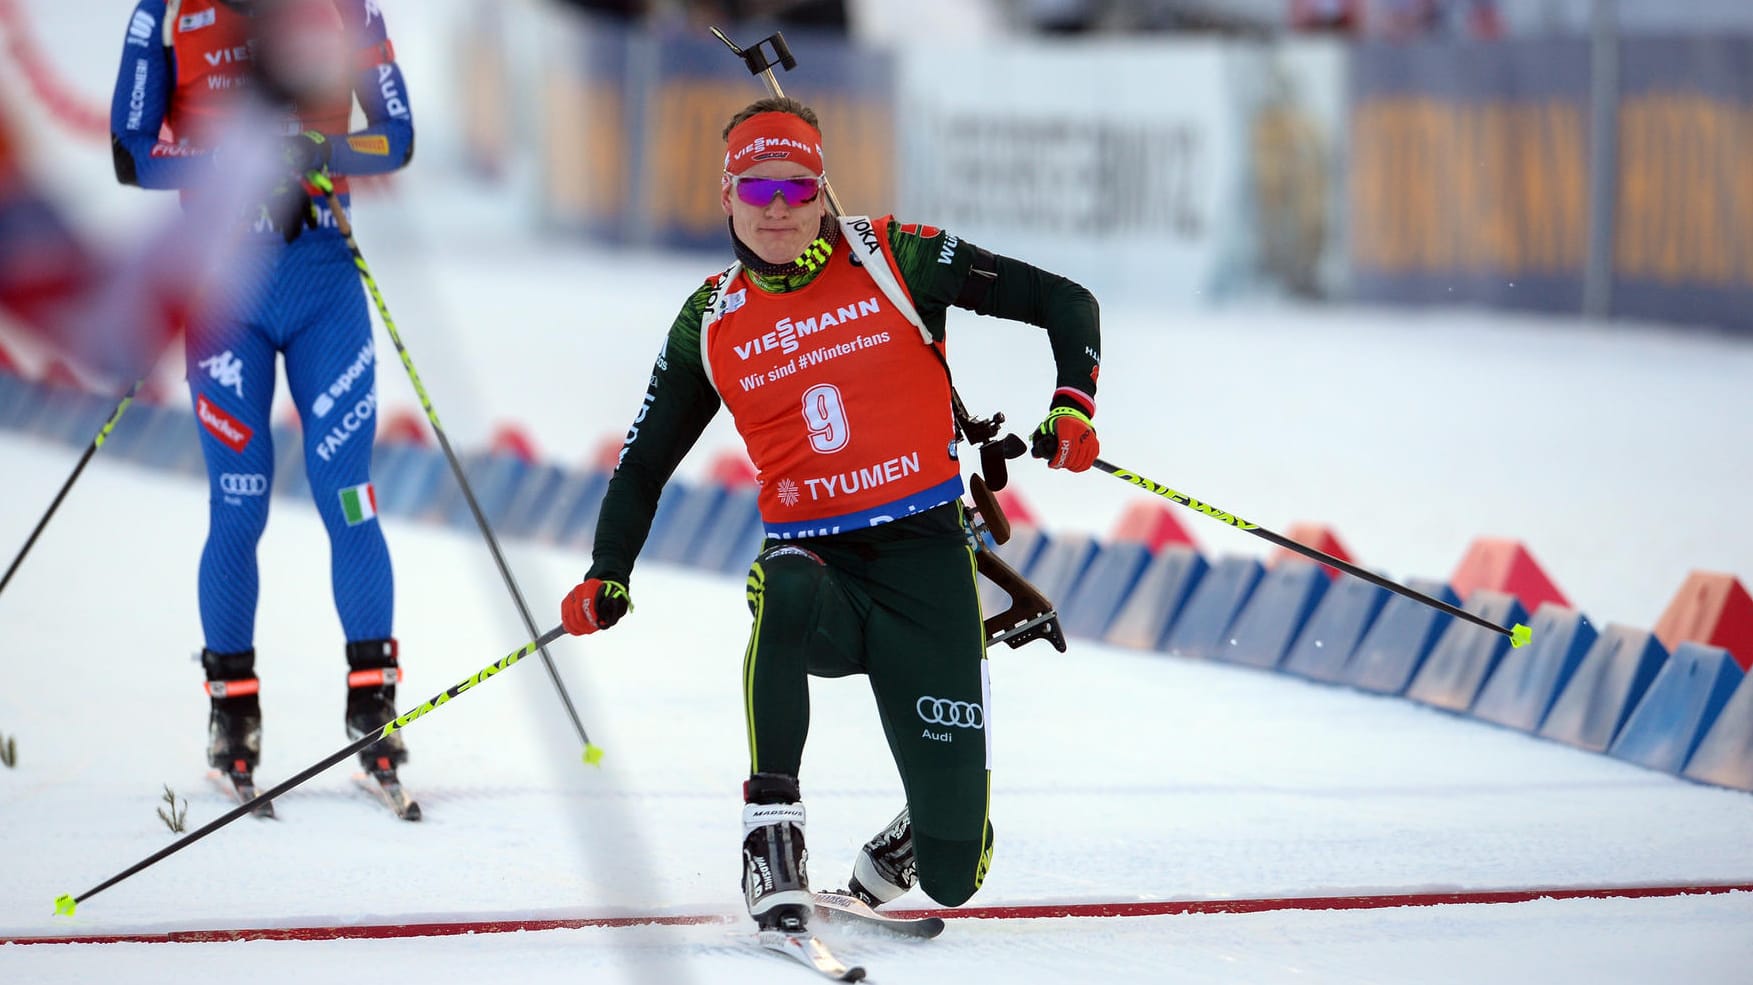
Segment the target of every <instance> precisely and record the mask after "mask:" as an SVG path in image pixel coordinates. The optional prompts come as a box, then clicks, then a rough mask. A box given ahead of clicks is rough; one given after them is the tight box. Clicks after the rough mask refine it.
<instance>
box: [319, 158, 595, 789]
mask: <svg viewBox="0 0 1753 985" xmlns="http://www.w3.org/2000/svg"><path fill="white" fill-rule="evenodd" d="M311 180H312V182H313V183H314V184H316V186H317V187H318V188H320V189H321V190H322V192H323V194H324V196H325V197H326V198H327V199H328V202H329V211H330V212H331V213H332V214H333V215H334V217H335V225H336V226H337V227H339V228H340V230H341V236H342V237H343V238H344V239H346V241H347V249H348V250H349V251H350V252H351V253H352V254H353V265H354V266H355V267H358V268H359V276H360V279H362V280H364V281H365V288H366V290H367V291H369V292H370V294H371V300H372V301H373V302H374V303H375V304H376V305H377V313H378V316H379V317H381V318H382V319H383V327H384V329H385V330H387V331H388V332H389V335H390V341H391V342H394V343H395V345H396V353H397V354H398V355H400V356H401V357H402V366H403V368H404V369H406V370H407V371H408V379H409V381H410V382H412V383H413V384H414V392H415V393H416V394H418V395H419V397H420V406H421V408H422V409H424V410H425V411H426V420H427V422H428V423H430V424H431V425H432V433H433V434H435V435H437V436H438V447H439V448H441V449H443V451H444V458H445V460H446V461H447V462H449V463H450V471H451V474H452V475H454V476H456V480H457V485H458V486H459V487H461V488H462V491H463V499H464V500H465V501H466V502H467V503H468V504H469V512H470V513H473V514H474V516H475V525H476V526H477V527H479V528H480V529H481V536H482V538H484V539H485V540H486V541H487V550H488V552H489V553H491V554H492V555H493V563H494V564H495V565H497V566H498V568H499V576H500V577H501V578H503V579H504V580H505V588H506V591H508V592H510V593H511V600H512V601H513V602H515V603H516V604H517V614H518V615H519V616H520V617H522V618H523V626H524V631H525V632H527V633H529V634H530V635H531V636H535V635H536V621H535V620H534V619H532V618H531V617H530V607H529V603H527V602H525V601H524V598H523V591H522V590H520V589H519V588H518V587H517V579H516V578H514V577H513V576H512V574H511V566H510V565H509V564H507V563H506V561H505V555H504V553H503V552H501V551H500V549H499V538H497V537H495V536H494V535H493V527H492V526H491V525H490V524H488V522H487V514H485V513H483V512H482V511H481V504H480V503H479V502H477V501H476V499H475V490H474V489H473V487H471V486H470V485H469V477H468V476H467V475H464V474H463V463H462V462H461V461H459V460H458V459H457V455H456V452H455V451H453V450H452V449H451V447H450V438H449V436H447V435H446V434H445V433H444V425H442V424H440V423H438V411H437V410H435V409H433V406H432V398H431V397H429V396H427V394H426V385H425V384H423V383H421V382H420V374H419V372H418V371H416V370H415V369H414V357H413V356H411V355H409V354H408V347H407V346H406V345H403V344H402V333H400V332H398V331H396V322H395V319H394V318H391V317H390V309H389V306H388V305H387V304H385V303H384V300H383V293H382V292H381V291H379V290H378V289H377V280H376V278H374V277H372V276H371V267H370V266H368V265H367V264H366V262H365V254H364V253H362V252H360V249H359V241H358V240H355V239H354V238H353V223H352V222H350V221H348V219H347V214H346V213H345V212H344V211H342V209H341V202H340V200H339V198H338V197H337V196H336V195H335V186H334V184H333V183H332V182H331V181H330V180H329V179H328V177H327V176H326V175H322V174H314V175H312V176H311ZM538 649H539V650H540V652H541V655H542V665H543V666H544V667H547V668H548V678H549V679H550V680H552V681H553V682H554V693H556V694H558V695H559V696H560V703H561V704H563V705H565V706H566V716H567V717H568V718H570V719H572V728H573V729H574V730H575V731H577V732H578V741H580V742H582V743H584V761H585V762H587V763H589V764H591V765H592V766H595V765H597V764H599V763H601V762H602V761H603V750H602V747H601V746H598V745H596V744H595V743H593V742H591V741H590V733H588V732H586V731H585V730H584V722H583V721H582V720H580V719H579V717H578V709H577V708H575V707H573V704H572V696H571V695H569V694H567V693H566V684H565V683H564V682H563V681H561V680H560V670H559V668H557V667H555V666H554V658H553V657H551V656H549V655H548V647H547V644H546V643H545V642H544V643H542V645H541V646H540V647H539V648H538Z"/></svg>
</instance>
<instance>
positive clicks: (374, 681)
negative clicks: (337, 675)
mask: <svg viewBox="0 0 1753 985" xmlns="http://www.w3.org/2000/svg"><path fill="white" fill-rule="evenodd" d="M401 681H402V669H401V668H400V667H373V668H371V669H370V670H356V671H353V672H352V673H350V674H348V675H347V686H348V687H388V686H390V685H393V684H399V683H401Z"/></svg>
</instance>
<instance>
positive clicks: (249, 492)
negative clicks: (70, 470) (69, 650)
mask: <svg viewBox="0 0 1753 985" xmlns="http://www.w3.org/2000/svg"><path fill="white" fill-rule="evenodd" d="M334 7H335V10H336V12H338V13H339V15H340V18H341V21H342V22H343V24H344V25H345V27H346V29H347V32H348V37H349V38H350V39H351V40H352V42H353V43H354V45H355V46H356V47H357V49H358V60H357V63H356V68H355V72H356V77H355V81H354V85H353V92H352V95H351V97H349V98H347V100H346V105H345V106H344V107H339V108H337V107H336V106H334V105H331V106H329V107H328V108H327V112H325V113H320V114H311V113H305V112H304V111H303V110H302V109H301V112H300V119H299V120H298V121H297V125H296V126H294V127H289V128H288V129H289V131H290V132H298V131H301V130H309V129H320V130H322V131H323V132H324V133H325V136H326V138H327V140H326V143H327V144H328V146H329V147H330V148H331V157H330V164H329V169H330V171H331V173H333V174H336V175H349V174H351V175H369V174H381V173H385V172H389V171H393V170H396V169H398V168H400V167H402V166H404V165H405V164H407V162H408V160H409V159H410V157H411V156H412V154H413V147H414V123H413V115H412V113H411V111H410V109H409V105H408V97H407V87H406V85H405V84H404V83H403V80H402V75H401V71H400V69H398V68H397V66H396V63H395V56H394V50H393V48H392V47H391V45H390V42H389V38H388V34H387V31H386V29H385V26H384V22H383V15H382V13H381V12H380V11H379V10H378V7H377V4H376V3H375V2H373V0H334ZM248 29H249V20H248V18H247V17H245V16H244V15H242V14H239V13H236V12H234V11H232V10H231V8H229V7H226V6H224V5H223V4H220V3H218V2H216V0H180V2H179V0H139V2H138V3H137V4H136V5H135V8H134V13H133V16H132V19H131V21H130V23H129V27H128V34H127V37H126V39H125V41H124V44H123V50H122V66H121V71H120V74H119V75H118V77H117V80H116V90H115V96H114V100H113V102H112V104H111V111H110V129H111V134H112V143H113V148H114V152H115V159H116V173H117V177H118V178H119V179H120V180H121V181H122V182H124V183H126V184H134V185H138V186H140V187H143V188H155V189H185V190H186V189H189V188H192V187H195V186H197V185H199V184H200V183H201V182H202V181H203V180H204V179H205V177H207V176H208V175H211V174H213V173H214V171H213V169H214V168H216V167H218V166H220V165H219V164H218V163H216V162H215V161H214V160H213V154H212V153H211V151H212V148H211V147H208V146H203V144H202V140H201V138H202V136H203V134H202V132H201V126H200V124H202V123H203V122H211V121H213V120H214V119H217V118H218V117H220V116H222V115H223V109H224V103H225V101H226V100H227V99H235V98H236V94H235V92H233V90H235V89H238V88H241V87H243V86H247V85H249V84H250V78H249V72H248V64H247V63H248V59H249V57H250V52H251V50H252V49H251V48H250V47H249V46H248V45H246V44H244V43H243V41H244V38H245V36H246V34H247V32H248ZM238 63H242V64H238ZM353 98H357V100H358V102H359V105H360V106H361V107H362V108H363V110H364V113H365V119H366V121H367V123H368V126H367V128H366V129H364V130H359V131H352V132H350V133H349V132H346V131H347V130H348V125H347V123H346V122H345V121H346V119H347V116H348V113H349V112H350V111H351V108H352V100H353ZM165 131H168V138H169V139H166V133H165ZM336 185H337V187H338V188H342V187H343V186H344V181H342V180H337V182H336ZM340 201H341V203H342V208H346V207H347V198H346V196H345V193H344V192H343V194H342V196H341V198H340ZM317 209H318V214H319V218H320V227H319V228H316V229H312V230H308V231H306V232H305V233H304V234H303V235H302V236H300V237H299V238H298V239H296V240H295V241H293V242H292V243H291V244H287V243H285V241H284V239H283V238H282V235H281V233H280V232H279V231H278V230H277V229H276V228H275V227H274V226H273V224H272V222H271V221H270V220H268V219H266V218H265V216H266V212H265V211H264V213H263V217H262V218H258V219H256V221H255V226H254V230H253V232H252V233H251V234H250V235H248V236H247V237H246V242H245V245H244V247H243V248H242V249H240V250H239V251H238V253H237V254H236V256H235V258H234V259H233V260H232V262H231V263H230V264H229V265H228V267H227V269H226V271H225V277H224V278H223V280H222V281H221V282H218V283H214V284H212V285H210V286H209V288H208V293H207V295H206V297H205V298H204V303H203V304H202V305H201V308H202V314H201V315H199V316H197V317H196V318H195V320H194V321H193V322H192V323H191V324H190V325H189V326H188V328H187V331H188V342H187V370H188V380H189V390H190V398H191V401H192V403H193V406H194V410H195V414H196V417H197V420H198V422H199V434H200V439H201V449H202V452H203V454H204V455H205V457H206V462H207V477H208V482H209V492H210V497H209V507H208V510H209V513H208V515H209V523H208V533H207V542H206V546H205V548H204V549H203V551H202V553H201V567H200V579H199V597H200V609H201V625H202V630H203V633H204V635H205V640H206V647H207V649H208V650H211V651H214V652H220V653H229V652H238V651H245V650H251V649H253V647H254V636H255V615H256V601H257V596H258V591H259V580H258V574H257V564H256V545H257V542H258V541H259V540H260V538H261V535H262V531H263V529H264V528H265V527H266V525H267V521H268V492H269V490H270V489H271V488H272V486H273V480H274V452H273V445H272V439H271V437H270V433H269V424H270V421H269V412H270V408H271V407H272V404H273V399H274V379H275V366H274V357H275V354H276V353H280V354H283V355H284V357H285V360H286V378H287V382H288V384H289V386H290V388H291V392H292V398H293V400H294V401H295V403H296V405H297V408H298V413H299V417H300V419H301V421H302V422H303V427H304V430H303V440H304V459H305V471H306V473H307V475H308V477H309V480H310V489H311V494H312V496H313V498H314V499H315V500H316V504H317V512H318V513H319V514H320V515H321V516H322V519H323V524H324V526H325V527H326V528H327V530H328V535H329V543H330V574H331V581H332V585H333V591H334V598H335V608H336V610H337V611H338V613H339V615H340V619H341V628H342V630H343V631H344V633H345V634H346V638H347V640H348V641H349V642H357V641H366V640H383V639H389V638H390V637H391V636H392V635H393V626H392V622H393V612H394V598H395V591H394V582H393V580H392V576H391V571H390V559H389V550H388V548H387V546H386V545H385V543H384V537H383V531H382V530H381V529H380V528H379V526H378V523H377V520H376V519H375V516H376V505H375V504H376V500H375V495H374V494H373V491H372V488H371V474H370V467H371V450H372V443H373V439H374V436H375V431H376V411H377V390H376V375H375V352H374V351H373V346H372V335H371V321H370V316H369V313H368V310H367V307H366V304H367V301H366V296H365V292H364V289H363V288H362V286H361V284H360V282H359V277H358V272H357V270H356V268H355V267H354V264H353V260H352V256H351V254H350V252H349V250H348V248H347V245H346V242H345V240H344V239H343V238H342V236H341V235H340V232H339V231H338V229H337V227H336V224H335V220H334V216H333V215H332V214H331V213H330V212H329V210H328V208H327V205H326V203H324V202H321V201H319V202H318V203H317Z"/></svg>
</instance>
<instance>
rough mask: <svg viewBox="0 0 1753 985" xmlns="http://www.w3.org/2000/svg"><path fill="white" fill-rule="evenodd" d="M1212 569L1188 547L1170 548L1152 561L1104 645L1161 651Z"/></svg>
mask: <svg viewBox="0 0 1753 985" xmlns="http://www.w3.org/2000/svg"><path fill="white" fill-rule="evenodd" d="M1210 569H1211V565H1210V564H1209V563H1208V562H1207V561H1206V560H1205V557H1204V556H1203V555H1201V554H1200V553H1199V552H1197V551H1195V550H1193V549H1191V548H1188V547H1166V548H1164V549H1163V550H1161V551H1159V552H1157V555H1156V557H1155V558H1152V559H1151V562H1150V564H1149V565H1147V566H1146V567H1145V569H1144V573H1143V574H1142V575H1140V576H1139V578H1138V581H1137V583H1136V584H1134V585H1133V586H1132V594H1131V595H1130V596H1128V597H1127V599H1126V603H1125V604H1124V605H1122V606H1121V607H1120V611H1119V612H1117V613H1115V615H1114V621H1113V623H1112V624H1110V625H1109V627H1108V631H1107V632H1106V633H1104V634H1103V635H1102V639H1103V641H1105V642H1107V643H1111V644H1113V645H1115V646H1127V647H1131V648H1133V649H1135V650H1160V649H1162V646H1163V641H1165V640H1167V639H1168V636H1169V630H1170V629H1172V628H1174V624H1175V617H1176V616H1177V615H1179V614H1180V612H1181V609H1182V608H1183V607H1184V606H1185V605H1186V604H1187V599H1188V598H1190V597H1191V596H1192V595H1193V590H1194V589H1196V588H1198V587H1199V583H1200V581H1202V580H1203V579H1204V578H1205V573H1206V572H1207V571H1209V570H1210Z"/></svg>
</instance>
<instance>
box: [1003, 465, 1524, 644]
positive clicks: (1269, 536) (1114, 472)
mask: <svg viewBox="0 0 1753 985" xmlns="http://www.w3.org/2000/svg"><path fill="white" fill-rule="evenodd" d="M1050 441H1051V439H1046V441H1043V440H1042V439H1039V438H1038V439H1036V442H1035V445H1034V447H1033V448H1031V449H1030V450H1031V451H1032V452H1033V453H1034V456H1035V457H1036V458H1047V457H1049V456H1050V455H1051V453H1052V447H1051V445H1050V444H1049V442H1050ZM1095 467H1096V468H1098V469H1101V470H1102V471H1103V472H1106V473H1108V474H1109V475H1111V476H1114V477H1115V478H1119V479H1124V480H1126V481H1127V482H1130V483H1132V484H1133V485H1135V486H1137V487H1138V488H1140V489H1143V490H1144V491H1145V492H1150V493H1155V494H1157V495H1158V496H1161V497H1162V498H1164V499H1166V500H1168V501H1169V502H1171V503H1177V504H1179V505H1181V506H1185V507H1187V508H1188V509H1190V510H1193V511H1195V512H1197V513H1203V514H1205V515H1206V516H1208V517H1211V518H1212V519H1213V520H1216V521H1217V522H1219V523H1225V524H1228V525H1230V526H1232V527H1235V528H1236V529H1237V530H1241V531H1244V532H1246V533H1250V534H1253V535H1254V536H1256V537H1259V538H1260V539H1262V540H1265V541H1267V542H1269V543H1273V544H1277V545H1278V546H1279V547H1282V548H1284V549H1285V550H1287V551H1294V552H1296V553H1298V554H1301V555H1302V556H1303V557H1306V558H1309V559H1310V560H1313V561H1319V562H1321V563H1322V564H1325V565H1329V566H1331V567H1334V568H1338V569H1339V570H1340V571H1343V572H1345V573H1346V574H1348V575H1351V576H1352V577H1353V578H1362V579H1363V580H1364V581H1367V582H1369V583H1370V584H1372V585H1375V586H1377V587H1379V588H1385V589H1387V590H1388V591H1390V592H1393V593H1394V594H1395V595H1400V596H1404V597H1406V598H1409V599H1411V600H1413V601H1414V602H1420V603H1422V604H1424V605H1428V606H1430V607H1431V608H1433V609H1439V610H1441V611H1443V612H1446V613H1448V614H1449V615H1451V616H1454V617H1455V618H1457V619H1464V620H1466V621H1467V622H1470V623H1472V624H1473V625H1475V626H1480V627H1483V628H1485V629H1489V630H1491V631H1492V632H1494V633H1501V634H1502V635H1504V636H1507V637H1509V639H1510V646H1512V647H1521V646H1526V645H1528V641H1529V640H1531V639H1533V636H1534V631H1533V630H1532V629H1531V628H1529V627H1528V626H1527V625H1525V624H1523V623H1516V624H1515V625H1514V626H1513V627H1510V628H1508V629H1505V628H1504V627H1502V626H1499V625H1498V624H1497V623H1494V622H1492V621H1490V620H1489V619H1481V618H1480V617H1478V616H1476V615H1474V614H1473V613H1471V612H1468V611H1467V610H1466V609H1463V608H1460V607H1459V606H1454V605H1450V604H1449V603H1447V602H1444V601H1443V600H1442V599H1437V598H1431V597H1430V596H1429V595H1426V594H1424V593H1423V592H1420V591H1418V590H1417V589H1413V588H1407V587H1406V586H1405V585H1402V584H1400V583H1399V582H1396V581H1390V580H1388V579H1387V578H1383V577H1382V576H1381V575H1378V574H1376V573H1375V572H1373V571H1366V570H1364V569H1363V568H1360V567H1358V566H1357V565H1355V564H1352V563H1350V562H1349V561H1341V560H1340V559H1338V558H1336V557H1334V556H1333V555H1331V554H1328V553H1327V552H1325V551H1319V550H1316V549H1315V548H1313V547H1310V546H1308V545H1307V544H1299V543H1297V542H1296V541H1294V540H1291V539H1290V538H1289V537H1286V536H1284V535H1282V534H1277V533H1274V532H1272V531H1271V530H1268V529H1266V528H1265V527H1262V526H1260V525H1259V524H1257V523H1249V522H1248V521H1247V520H1244V519H1242V518H1241V517H1239V516H1236V515H1235V514H1234V513H1230V512H1227V511H1225V510H1221V509H1218V508H1217V507H1216V506H1213V505H1212V504H1210V503H1207V502H1204V501H1202V500H1198V499H1195V498H1193V497H1192V496H1189V495H1187V494H1186V493H1183V492H1176V491H1175V490H1173V489H1170V488H1169V487H1168V486H1165V485H1163V484H1162V483H1160V482H1153V481H1151V480H1150V479H1146V478H1145V477H1144V476H1142V475H1139V474H1138V473H1137V472H1133V471H1130V470H1128V469H1123V468H1120V467H1119V466H1117V465H1115V464H1113V463H1112V462H1107V461H1103V460H1102V459H1100V458H1098V459H1096V461H1095Z"/></svg>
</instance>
